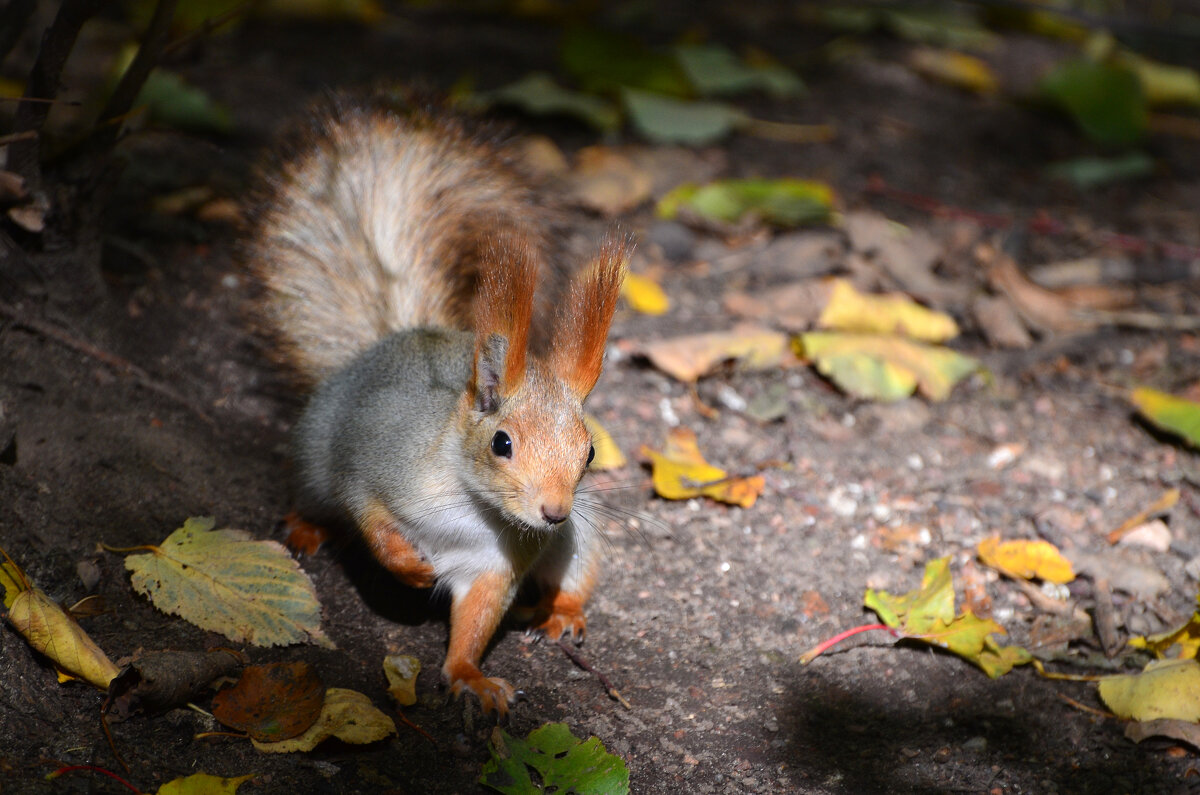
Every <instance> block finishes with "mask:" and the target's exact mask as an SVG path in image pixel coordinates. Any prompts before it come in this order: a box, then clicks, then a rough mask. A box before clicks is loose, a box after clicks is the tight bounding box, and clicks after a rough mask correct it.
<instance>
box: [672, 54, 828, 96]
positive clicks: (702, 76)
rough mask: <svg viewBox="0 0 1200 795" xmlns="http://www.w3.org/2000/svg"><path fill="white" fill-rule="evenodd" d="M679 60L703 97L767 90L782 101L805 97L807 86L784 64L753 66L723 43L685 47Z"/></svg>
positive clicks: (678, 55) (678, 56)
mask: <svg viewBox="0 0 1200 795" xmlns="http://www.w3.org/2000/svg"><path fill="white" fill-rule="evenodd" d="M675 57H676V58H677V59H679V65H680V66H681V67H682V68H683V71H684V73H685V74H686V75H687V77H688V80H689V81H691V84H692V86H693V87H694V88H695V89H696V91H697V93H699V94H700V95H701V96H714V95H728V94H740V93H744V92H747V91H763V92H766V93H767V94H770V95H771V96H772V97H775V98H778V99H782V98H785V97H792V96H796V95H798V94H801V93H802V92H803V91H804V83H803V82H801V80H800V78H799V77H797V76H796V74H795V73H794V72H792V71H791V70H790V69H787V68H786V67H784V66H782V65H780V64H763V65H750V64H748V63H746V62H745V61H743V60H742V59H741V58H739V57H738V56H737V55H735V54H734V53H733V51H732V50H730V49H729V48H728V47H724V46H722V45H720V44H681V45H678V46H676V47H675Z"/></svg>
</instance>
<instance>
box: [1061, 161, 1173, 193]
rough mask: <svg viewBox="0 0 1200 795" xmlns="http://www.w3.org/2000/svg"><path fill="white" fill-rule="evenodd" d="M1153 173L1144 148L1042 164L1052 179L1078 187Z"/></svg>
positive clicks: (1096, 186) (1089, 187)
mask: <svg viewBox="0 0 1200 795" xmlns="http://www.w3.org/2000/svg"><path fill="white" fill-rule="evenodd" d="M1153 173H1154V158H1152V157H1150V155H1148V154H1146V153H1145V152H1129V153H1128V154H1124V155H1121V156H1119V157H1077V158H1075V159H1073V160H1066V161H1063V162H1061V163H1054V164H1052V165H1050V166H1048V167H1047V168H1046V174H1047V175H1049V176H1050V177H1053V178H1054V179H1061V180H1065V181H1067V182H1070V183H1072V184H1074V185H1075V187H1077V188H1080V189H1081V190H1088V189H1091V188H1098V187H1100V186H1101V185H1109V184H1111V183H1113V182H1124V181H1127V180H1131V179H1137V178H1138V177H1147V176H1150V175H1151V174H1153Z"/></svg>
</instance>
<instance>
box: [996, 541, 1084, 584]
mask: <svg viewBox="0 0 1200 795" xmlns="http://www.w3.org/2000/svg"><path fill="white" fill-rule="evenodd" d="M978 552H979V559H980V560H981V561H983V562H984V564H986V565H988V566H991V567H992V568H993V569H999V570H1000V571H1002V572H1004V573H1005V574H1007V575H1009V576H1011V577H1016V578H1018V579H1022V580H1032V579H1039V580H1045V581H1046V582H1053V583H1058V584H1060V585H1062V584H1065V583H1068V582H1071V580H1074V579H1075V572H1074V570H1073V569H1072V568H1071V561H1069V560H1067V559H1066V558H1064V557H1063V556H1062V553H1061V552H1059V551H1058V548H1057V547H1055V546H1054V545H1053V544H1051V543H1050V542H1048V541H1040V540H1039V541H1025V540H1017V541H1004V542H1001V541H1000V536H992V537H991V538H985V539H984V540H983V541H980V542H979V549H978Z"/></svg>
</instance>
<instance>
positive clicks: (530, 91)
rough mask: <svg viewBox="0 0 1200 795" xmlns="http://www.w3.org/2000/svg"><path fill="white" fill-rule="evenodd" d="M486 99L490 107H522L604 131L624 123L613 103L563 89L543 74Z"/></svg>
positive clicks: (512, 85)
mask: <svg viewBox="0 0 1200 795" xmlns="http://www.w3.org/2000/svg"><path fill="white" fill-rule="evenodd" d="M483 99H484V100H485V101H487V102H489V103H490V104H494V105H508V106H512V107H515V108H519V109H520V110H522V111H524V112H525V113H528V114H530V115H533V116H552V115H562V116H570V117H572V118H575V119H578V120H579V121H582V122H584V123H585V124H589V125H591V126H592V127H595V128H596V129H597V130H601V131H603V132H609V131H611V130H615V129H616V128H617V127H618V126H620V124H621V114H620V112H619V111H618V110H617V108H616V107H615V106H614V105H613V104H612V103H611V102H608V101H606V100H603V99H601V98H600V97H597V96H594V95H592V94H584V93H581V92H579V91H571V90H570V89H566V88H563V87H562V86H560V85H559V84H558V83H556V82H554V78H552V77H550V76H549V75H547V74H543V73H540V72H538V73H534V74H528V75H526V76H525V77H522V78H521V79H520V80H518V81H516V82H515V83H509V84H508V85H506V86H503V87H501V88H498V89H496V90H495V91H491V92H489V93H487V94H486V95H484V97H483Z"/></svg>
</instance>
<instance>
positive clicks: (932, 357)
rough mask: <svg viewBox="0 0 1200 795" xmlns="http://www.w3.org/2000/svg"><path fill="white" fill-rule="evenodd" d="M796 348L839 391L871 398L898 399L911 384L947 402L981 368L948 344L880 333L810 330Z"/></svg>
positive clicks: (905, 393) (905, 392)
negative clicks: (924, 341)
mask: <svg viewBox="0 0 1200 795" xmlns="http://www.w3.org/2000/svg"><path fill="white" fill-rule="evenodd" d="M796 348H797V350H796V353H797V355H800V356H803V357H805V358H807V359H809V360H811V361H813V362H814V363H815V364H816V366H817V370H819V371H820V372H821V373H822V374H823V375H825V376H828V377H829V378H830V379H831V380H832V381H833V382H834V383H836V384H837V385H838V386H839V387H841V388H842V389H843V390H845V391H846V392H848V393H849V394H852V395H855V396H857V397H861V398H866V399H870V400H884V401H889V400H898V399H900V398H903V397H907V396H908V395H910V394H912V392H913V389H914V388H915V389H920V390H921V394H923V395H925V396H926V397H927V398H929V399H930V400H933V401H941V400H945V399H946V398H947V397H949V395H950V390H952V389H953V388H954V385H955V384H957V383H958V382H959V381H961V380H962V379H963V378H966V377H967V376H968V375H970V374H971V373H973V372H975V371H977V370H978V369H979V362H978V361H977V360H975V359H973V358H972V357H970V356H967V355H966V354H962V353H958V352H957V351H954V350H951V349H950V348H943V347H940V346H937V345H925V344H923V343H920V342H916V341H914V340H908V339H904V338H902V337H890V336H885V335H882V334H842V333H838V332H817V331H814V332H809V333H806V334H801V335H800V337H799V338H798V340H797V344H796Z"/></svg>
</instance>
